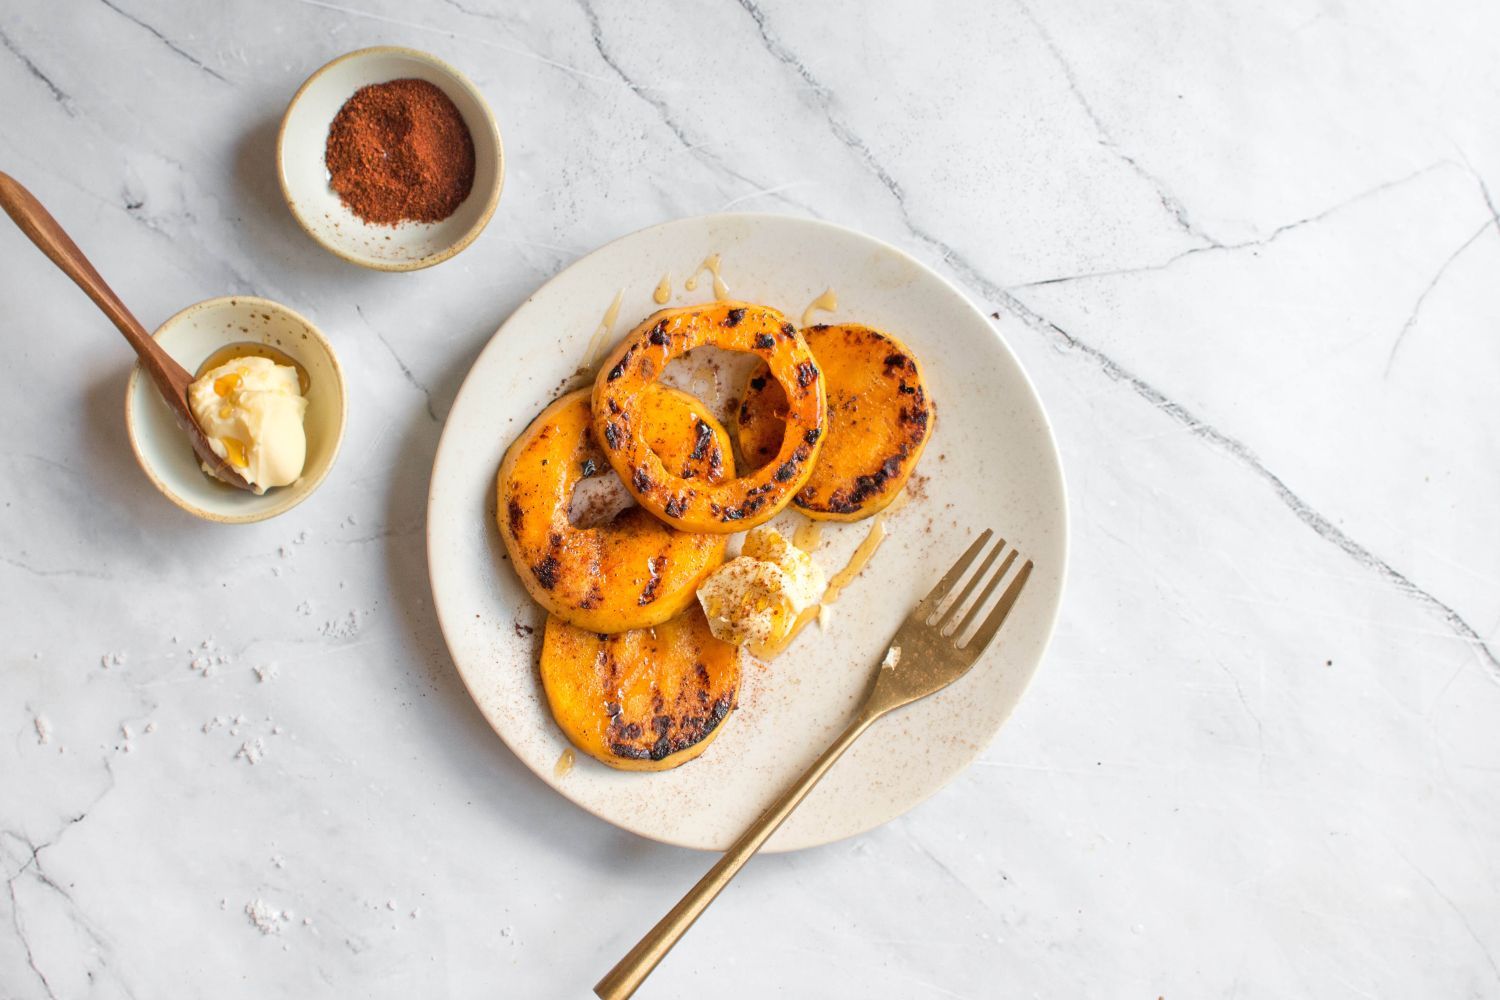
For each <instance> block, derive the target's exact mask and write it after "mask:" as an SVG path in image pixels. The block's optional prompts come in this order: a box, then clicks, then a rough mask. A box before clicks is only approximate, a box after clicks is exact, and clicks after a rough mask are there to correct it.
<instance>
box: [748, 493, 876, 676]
mask: <svg viewBox="0 0 1500 1000" xmlns="http://www.w3.org/2000/svg"><path fill="white" fill-rule="evenodd" d="M808 524H812V525H816V524H818V522H817V521H812V520H809V521H808ZM806 526H807V525H803V526H801V527H799V528H798V529H797V535H798V536H801V535H802V529H803V528H804V527H806ZM819 530H821V527H820V529H819ZM885 536H886V530H885V515H884V514H876V515H875V519H874V520H873V521H872V522H871V523H870V530H869V531H868V532H866V534H865V537H864V538H863V539H861V540H860V543H859V547H858V548H856V549H855V550H854V553H853V554H852V555H851V556H849V561H848V562H847V563H845V564H844V568H843V569H841V570H839V571H838V572H837V573H835V574H834V577H833V579H832V580H829V581H828V586H827V587H825V588H824V590H823V599H822V600H820V601H819V602H818V603H817V604H812V605H809V606H808V607H807V608H805V609H803V611H802V613H801V614H800V615H798V616H797V620H796V621H794V622H792V627H791V628H790V629H788V630H787V633H786V635H784V636H782V637H781V638H780V639H778V640H776V641H775V642H761V643H755V644H754V645H751V646H750V647H748V648H749V650H750V652H751V653H753V654H755V655H756V656H758V657H759V658H761V659H762V660H774V659H775V658H776V657H778V656H780V655H781V654H782V653H784V652H785V651H786V648H787V647H788V646H790V645H791V644H792V640H793V639H795V638H797V634H798V633H799V632H801V631H802V630H803V629H805V628H806V627H807V626H808V625H809V624H811V623H812V622H813V620H814V619H816V618H817V617H818V614H819V612H821V611H822V610H823V609H824V608H826V607H828V606H829V605H830V604H832V603H833V602H834V601H837V600H838V599H839V594H840V593H842V592H843V590H844V588H845V587H847V586H849V584H851V583H853V582H854V578H855V577H857V576H859V574H860V572H861V571H863V570H864V568H865V566H866V565H868V564H869V562H870V559H871V558H873V557H874V555H875V550H876V549H878V548H880V543H881V542H883V541H885ZM792 544H794V545H796V546H797V548H799V549H802V550H803V551H804V552H805V551H807V549H806V548H805V547H804V546H803V545H802V542H801V541H799V540H798V538H797V537H795V536H794V537H793V540H792Z"/></svg>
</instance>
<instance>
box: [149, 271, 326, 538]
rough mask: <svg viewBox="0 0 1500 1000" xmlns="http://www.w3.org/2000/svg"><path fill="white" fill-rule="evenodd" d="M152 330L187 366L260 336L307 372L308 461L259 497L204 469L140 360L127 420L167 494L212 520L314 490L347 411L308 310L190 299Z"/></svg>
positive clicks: (256, 513) (253, 301)
mask: <svg viewBox="0 0 1500 1000" xmlns="http://www.w3.org/2000/svg"><path fill="white" fill-rule="evenodd" d="M152 336H154V337H155V338H156V340H157V342H158V343H160V344H161V345H162V347H164V348H166V350H167V353H168V354H170V355H172V357H173V358H175V359H176V360H177V362H178V363H179V364H180V365H182V366H183V367H184V368H186V369H187V370H188V371H189V372H194V373H196V372H197V370H198V366H199V365H201V364H202V363H203V361H204V360H205V359H206V358H208V357H209V356H210V355H211V354H213V353H214V352H215V351H217V350H219V349H220V348H221V347H224V346H225V345H227V344H235V343H241V342H244V341H258V342H260V343H263V344H269V345H271V346H272V347H275V348H276V349H277V350H279V351H282V352H284V353H286V354H288V355H290V356H291V357H292V358H293V359H294V360H296V362H297V363H298V364H300V365H301V366H302V367H303V369H304V370H306V372H307V376H308V389H307V414H306V416H305V417H304V418H303V427H304V428H305V429H306V431H307V461H306V464H305V465H304V466H303V468H302V475H301V477H300V478H298V480H297V481H296V482H295V483H292V484H291V485H290V486H279V487H276V488H274V489H270V490H267V491H266V492H265V493H263V494H260V495H259V496H257V495H256V494H254V493H251V492H249V491H247V490H241V489H236V488H234V487H232V486H227V485H225V484H223V483H221V482H219V481H218V480H217V479H212V478H210V477H209V476H207V475H205V474H204V472H203V470H202V468H200V466H199V464H198V459H197V456H195V455H194V454H193V450H192V448H191V447H190V446H189V445H188V442H187V438H186V437H185V436H184V435H183V433H182V430H181V428H179V427H178V426H177V422H176V420H175V419H173V417H172V412H171V411H170V410H169V409H167V404H166V403H165V402H163V401H162V398H161V394H160V393H158V392H157V391H156V386H155V385H154V384H153V383H152V381H151V379H150V378H148V377H146V376H145V375H144V374H143V373H142V371H141V368H140V366H139V365H137V366H136V367H135V368H134V369H133V370H132V371H131V373H130V382H129V384H128V385H127V387H126V390H125V427H126V431H127V432H128V434H129V436H130V446H131V448H133V449H134V450H135V457H136V459H137V461H139V462H140V465H141V469H142V470H144V471H145V473H146V476H147V477H148V478H149V479H150V480H151V482H152V483H153V484H155V486H156V488H157V489H158V490H160V491H161V492H162V494H163V495H164V496H166V498H167V499H168V500H171V501H172V502H173V503H175V504H176V505H177V506H179V507H181V508H182V509H183V510H185V511H187V512H188V513H190V514H193V515H196V516H198V517H201V518H203V519H204V520H207V521H219V522H222V523H226V524H243V523H246V522H249V521H264V520H265V519H266V518H268V517H275V516H276V515H277V514H282V513H285V512H286V511H289V510H291V509H292V508H293V507H295V506H297V505H298V504H299V503H301V502H302V501H303V500H306V499H307V498H308V497H309V496H311V495H312V492H313V491H314V490H316V489H317V488H318V485H319V484H320V483H322V481H323V479H324V477H325V476H327V475H328V471H329V470H330V469H332V468H333V462H334V459H335V458H337V457H338V453H339V444H340V442H342V440H343V437H344V417H345V411H346V405H345V391H344V374H343V372H342V371H341V370H340V368H339V363H338V359H337V358H335V357H334V354H333V348H332V346H330V345H329V343H328V341H327V340H326V339H325V338H324V337H323V335H322V334H321V333H319V332H318V329H317V327H315V326H313V325H312V323H311V322H309V321H308V320H307V319H306V318H305V317H303V316H301V315H299V314H298V313H296V312H293V311H292V310H291V309H288V308H287V307H286V306H283V305H279V304H277V303H275V302H272V301H270V300H269V299H260V298H255V297H253V296H245V295H236V296H226V297H224V298H218V299H209V300H207V301H206V302H199V303H198V304H197V305H192V306H188V307H187V308H186V309H184V310H182V312H180V313H178V314H177V315H175V316H173V317H172V318H171V319H169V320H167V321H166V322H165V323H163V324H162V325H161V328H160V329H158V330H157V331H156V333H154V334H153V335H152Z"/></svg>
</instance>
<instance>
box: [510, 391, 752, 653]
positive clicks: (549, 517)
mask: <svg viewBox="0 0 1500 1000" xmlns="http://www.w3.org/2000/svg"><path fill="white" fill-rule="evenodd" d="M638 412H639V420H640V427H641V429H642V436H643V437H644V438H645V440H646V441H647V445H648V447H651V448H654V449H656V451H657V452H658V453H659V454H660V456H661V458H662V459H663V460H665V461H667V462H669V463H671V465H672V467H673V468H677V469H679V470H681V471H682V472H684V473H686V474H689V475H691V476H693V477H695V478H697V479H699V480H701V481H702V482H704V483H706V484H711V483H717V482H719V481H721V480H722V479H723V478H724V477H726V476H727V477H731V478H732V477H733V476H734V458H733V456H732V455H731V454H730V450H729V436H728V434H727V433H726V432H725V430H724V428H723V427H722V426H721V425H720V424H719V422H718V421H717V420H715V419H714V418H713V416H712V415H711V414H710V413H709V411H708V409H707V407H705V406H704V405H703V404H702V403H700V402H699V401H698V400H696V399H694V398H693V397H692V396H689V395H688V394H687V393H684V392H679V391H677V390H676V389H670V388H667V387H666V386H660V385H653V386H650V387H649V390H648V391H647V392H646V393H644V394H643V395H642V398H641V401H640V403H639V407H638ZM605 470H606V466H605V463H604V456H603V454H602V452H601V450H600V448H599V446H598V445H597V444H596V443H595V441H594V437H593V414H592V411H591V410H590V407H589V390H587V389H580V390H578V391H577V392H574V393H570V394H568V395H566V396H563V397H562V398H560V399H558V400H556V401H555V402H553V403H552V405H550V406H548V407H547V408H546V409H545V410H543V411H542V412H541V414H539V415H538V416H537V417H536V419H535V420H533V421H532V422H531V425H530V426H529V427H527V428H526V430H525V431H523V432H522V433H521V435H520V436H519V437H518V438H517V439H516V440H515V441H514V442H513V443H512V444H511V446H510V450H509V451H507V452H506V454H505V460H504V461H503V462H502V463H501V465H500V472H499V475H498V476H497V477H496V485H495V489H496V511H495V513H496V520H497V521H498V522H499V527H500V536H501V538H502V539H503V540H504V542H505V548H506V551H507V552H508V553H509V554H510V559H511V563H512V564H513V565H514V566H515V570H516V573H517V574H518V575H519V576H520V579H521V583H522V585H523V586H525V588H526V591H527V593H529V594H530V595H531V596H532V598H533V599H535V600H536V602H537V603H538V604H540V605H541V606H542V607H543V608H545V609H546V610H547V611H548V612H550V613H551V614H553V615H556V616H558V617H559V618H561V619H563V620H564V621H566V622H569V623H571V624H573V625H577V626H578V627H580V628H585V629H589V630H590V631H592V632H622V631H625V630H626V629H634V628H649V627H651V626H653V625H658V624H660V623H662V622H664V621H666V620H668V619H669V618H672V617H674V616H676V615H677V614H679V613H680V612H681V611H682V610H683V609H684V608H685V607H687V606H688V605H689V604H692V603H694V599H695V592H696V591H697V589H698V585H699V584H700V583H701V582H702V581H703V578H704V577H705V576H707V575H708V574H709V573H711V572H713V570H714V569H715V568H716V567H718V565H719V564H720V563H721V562H723V560H724V541H725V539H724V536H723V535H715V534H699V533H692V532H683V531H676V530H674V529H673V528H671V527H668V526H667V525H665V524H663V523H661V522H660V521H658V520H657V519H656V518H654V517H652V516H651V515H650V514H649V513H647V512H646V511H644V510H641V509H640V508H639V507H632V508H631V509H629V510H626V511H624V512H623V513H621V514H620V515H619V516H617V517H616V518H615V519H614V520H613V521H611V522H610V523H608V524H604V525H599V526H596V527H592V528H577V527H574V526H573V525H572V523H570V521H569V519H568V511H569V506H570V504H571V502H572V496H573V488H574V487H575V486H576V485H577V484H578V482H579V480H581V479H584V478H586V477H588V476H591V475H594V474H595V473H596V472H602V471H605Z"/></svg>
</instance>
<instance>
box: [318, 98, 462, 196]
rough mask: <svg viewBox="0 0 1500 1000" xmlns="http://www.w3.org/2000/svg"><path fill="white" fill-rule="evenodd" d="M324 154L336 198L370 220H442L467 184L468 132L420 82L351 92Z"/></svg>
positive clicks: (447, 104)
mask: <svg viewBox="0 0 1500 1000" xmlns="http://www.w3.org/2000/svg"><path fill="white" fill-rule="evenodd" d="M323 158H324V162H325V163H326V164H327V166H328V173H329V175H330V177H331V180H330V184H331V185H332V187H333V190H334V191H335V192H337V193H338V196H339V199H340V200H341V201H343V203H344V204H345V205H346V206H348V208H349V210H350V211H351V212H353V213H354V214H355V215H357V216H359V217H360V218H361V219H363V220H365V221H366V222H369V223H374V224H376V225H387V226H394V225H397V224H399V223H402V222H441V221H442V220H443V219H446V218H448V216H450V215H452V214H453V213H454V212H455V211H457V210H458V206H459V205H461V204H462V203H463V200H464V199H465V198H467V197H468V196H469V191H470V190H471V189H472V188H473V187H474V137H473V136H471V135H470V134H469V127H468V126H467V125H465V124H464V120H463V116H462V115H460V114H459V112H458V108H457V107H456V106H455V105H454V103H453V101H452V99H451V98H449V97H448V95H447V94H445V93H443V91H442V90H441V89H440V88H439V87H437V86H436V85H434V84H431V83H428V82H427V81H426V80H391V81H390V82H388V83H376V84H371V85H370V86H368V87H361V88H360V89H359V90H357V91H355V93H354V96H353V97H351V98H349V100H347V101H345V102H344V106H343V107H342V108H340V109H339V113H338V114H337V115H335V116H334V119H333V124H332V125H331V126H330V127H329V129H328V144H327V146H326V148H325V150H324V157H323Z"/></svg>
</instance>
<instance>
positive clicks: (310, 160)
mask: <svg viewBox="0 0 1500 1000" xmlns="http://www.w3.org/2000/svg"><path fill="white" fill-rule="evenodd" d="M401 79H418V80H426V81H428V82H429V83H432V84H435V85H436V86H438V87H439V88H441V89H442V91H443V92H444V93H445V94H447V95H448V97H449V98H450V99H451V100H452V101H453V103H454V105H455V106H457V108H458V111H459V113H460V114H461V115H463V119H464V124H465V125H467V126H468V127H469V134H470V135H472V136H473V138H474V187H473V190H471V191H470V192H469V196H468V198H466V199H464V202H463V204H461V205H459V207H458V210H457V211H456V212H454V213H453V214H452V215H450V216H449V217H448V218H446V219H444V220H443V221H441V222H435V223H417V222H407V223H402V224H401V225H399V226H378V225H371V224H369V223H367V222H365V221H364V220H363V219H361V218H359V217H358V216H357V215H355V214H354V213H353V212H351V211H350V210H349V209H348V208H346V207H345V206H344V204H343V202H341V201H340V200H339V196H338V195H337V194H335V193H334V191H333V189H332V188H331V187H330V186H329V183H328V168H327V166H326V164H325V162H324V151H325V144H326V143H327V140H328V128H329V125H330V124H332V122H333V119H334V116H336V115H337V114H338V112H339V109H340V108H341V107H343V106H344V102H345V101H347V100H348V99H349V98H350V97H352V96H354V92H355V91H357V90H359V89H360V88H361V87H366V86H369V85H371V84H376V83H386V82H389V81H391V80H401ZM276 169H277V173H278V175H279V176H280V178H281V190H282V194H284V195H285V196H286V202H287V205H288V206H289V207H290V208H291V210H292V215H294V216H296V218H297V222H298V224H300V225H301V226H302V228H303V229H304V230H306V231H307V233H308V235H310V236H311V237H312V238H313V239H315V240H317V241H318V242H319V243H321V244H322V245H323V246H324V247H326V248H327V249H328V250H330V251H332V252H333V253H335V254H337V255H338V256H340V257H342V258H344V259H345V260H348V261H352V262H353V263H356V264H362V265H363V266H365V267H371V268H375V269H377V270H381V271H412V270H416V269H418V268H423V267H431V266H432V265H433V264H439V263H442V262H443V261H445V260H447V259H448V258H449V257H452V256H453V255H454V254H456V253H458V252H459V251H460V250H462V249H464V248H465V247H467V246H468V245H469V244H470V243H472V242H473V241H474V240H475V238H476V237H478V236H479V234H480V233H481V232H482V231H483V230H484V227H485V225H486V224H487V223H488V222H489V221H490V216H491V215H493V214H494V212H495V205H496V204H497V203H498V202H499V200H500V188H501V185H502V184H503V183H504V180H505V160H504V154H503V153H502V151H501V146H500V129H499V127H498V126H496V124H495V118H494V115H492V114H491V113H490V109H489V105H488V104H487V103H486V102H485V99H484V96H483V95H482V94H480V92H479V90H478V89H477V88H476V87H475V86H474V85H473V84H472V83H470V82H469V81H468V79H467V78H466V77H465V76H464V75H463V74H462V73H460V72H459V71H458V70H456V69H454V68H453V67H452V66H449V65H448V64H447V63H445V62H443V61H442V60H440V59H437V58H436V57H434V56H430V55H428V54H427V53H425V52H418V51H417V50H415V49H406V48H400V47H398V46H379V47H377V48H370V49H361V50H359V51H358V52H350V53H348V54H347V55H343V56H340V57H339V58H337V59H335V60H333V61H332V62H330V63H329V64H328V65H326V66H324V67H323V68H322V69H320V70H318V71H317V72H316V73H314V74H313V75H312V76H310V77H308V78H307V82H305V83H304V84H302V87H301V89H299V90H298V91H297V93H296V96H294V97H293V98H292V101H291V103H290V104H289V105H288V106H287V109H286V115H285V117H283V118H282V122H281V132H280V135H279V136H278V137H277V142H276Z"/></svg>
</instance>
